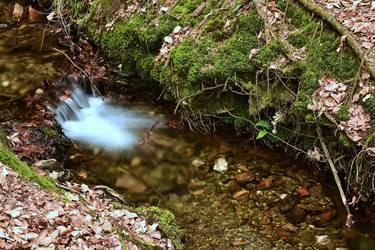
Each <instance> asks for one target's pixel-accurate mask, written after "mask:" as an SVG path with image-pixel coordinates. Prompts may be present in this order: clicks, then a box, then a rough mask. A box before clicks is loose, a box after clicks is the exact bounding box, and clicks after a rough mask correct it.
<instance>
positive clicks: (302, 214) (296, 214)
mask: <svg viewBox="0 0 375 250" xmlns="http://www.w3.org/2000/svg"><path fill="white" fill-rule="evenodd" d="M286 218H287V219H288V221H290V222H291V223H302V222H304V221H305V220H306V211H305V209H303V208H301V207H299V206H295V207H294V208H293V209H292V210H290V211H289V212H288V213H287V214H286Z"/></svg>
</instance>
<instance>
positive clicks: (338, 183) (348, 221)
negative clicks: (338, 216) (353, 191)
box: [316, 124, 353, 227]
mask: <svg viewBox="0 0 375 250" xmlns="http://www.w3.org/2000/svg"><path fill="white" fill-rule="evenodd" d="M316 132H317V133H318V137H319V141H320V144H321V145H322V149H323V152H324V155H325V157H326V159H327V161H328V165H329V166H330V168H331V172H332V174H333V177H334V178H335V182H336V186H337V188H338V190H339V192H340V196H341V200H342V203H343V204H344V206H345V209H346V212H347V213H348V214H347V217H346V223H345V225H346V226H347V227H351V226H352V225H353V215H352V214H351V212H350V209H349V205H348V201H347V199H346V196H345V193H344V190H343V189H342V186H341V181H340V178H339V175H338V174H337V170H336V167H335V164H334V163H333V161H332V158H331V156H330V154H329V150H328V148H327V145H326V143H325V141H324V139H323V135H322V132H321V130H320V127H319V124H317V127H316Z"/></svg>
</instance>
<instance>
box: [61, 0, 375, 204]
mask: <svg viewBox="0 0 375 250" xmlns="http://www.w3.org/2000/svg"><path fill="white" fill-rule="evenodd" d="M55 2H56V3H61V2H65V3H66V6H68V8H69V9H70V10H71V14H72V15H71V16H72V21H73V22H76V23H77V24H78V25H79V26H80V27H81V28H82V29H83V30H85V31H86V32H87V33H88V34H89V35H90V37H91V38H92V40H93V41H94V42H95V43H96V44H97V45H98V46H99V47H100V48H101V49H102V51H103V52H104V54H105V55H106V57H107V58H108V59H109V60H110V62H111V63H112V65H113V67H114V68H115V69H116V71H117V72H119V74H120V75H121V76H122V77H126V78H127V79H130V80H129V82H130V86H131V85H133V86H140V85H142V86H143V87H145V88H150V87H151V86H154V85H159V86H160V87H161V88H162V89H163V92H162V93H163V97H164V98H165V99H168V100H174V101H175V102H176V108H175V111H176V112H177V113H179V114H181V117H182V118H183V119H184V120H185V121H186V123H188V124H189V126H190V127H194V128H196V129H198V130H201V131H204V132H207V131H209V129H210V124H216V125H217V124H218V123H219V124H224V125H226V126H230V127H233V128H234V129H235V130H237V131H238V132H240V133H246V134H247V135H249V134H250V135H251V134H253V135H254V138H257V139H262V140H263V141H264V142H265V143H268V144H272V145H282V146H284V147H285V146H286V145H288V146H292V148H294V149H296V150H297V151H298V152H299V153H300V152H302V153H303V154H304V155H305V156H309V157H310V158H313V157H311V156H312V155H314V153H316V152H317V151H316V149H317V150H319V148H321V145H320V144H319V140H318V135H317V133H316V128H317V124H319V126H320V127H321V128H322V130H323V137H324V139H325V142H326V144H327V146H328V148H329V152H330V154H331V157H332V158H333V159H337V165H338V168H339V171H342V172H343V173H344V175H346V176H347V177H349V178H348V180H349V181H348V182H349V184H350V186H351V187H353V189H358V187H360V188H359V189H360V190H361V192H362V193H361V196H366V197H368V196H369V195H370V194H371V193H373V191H372V186H371V180H372V177H371V176H372V173H373V171H374V170H373V168H372V165H373V164H374V163H375V162H374V159H373V158H371V157H369V155H366V148H364V147H363V145H366V147H374V146H375V140H374V139H373V137H371V135H370V134H371V131H368V133H367V134H365V135H364V136H363V138H362V141H361V142H362V146H358V143H357V142H355V141H353V140H352V139H351V138H350V136H348V133H347V132H345V131H340V130H339V131H338V130H337V128H338V124H344V123H345V122H347V121H348V120H349V117H350V116H349V115H348V111H349V110H350V107H351V98H352V97H353V95H355V94H357V93H359V92H360V88H358V87H357V86H358V82H359V75H360V60H359V59H358V58H357V56H356V54H355V53H354V52H353V50H352V49H351V48H350V47H349V46H346V45H345V44H342V42H341V41H340V40H341V35H340V33H339V32H337V31H336V30H335V29H334V28H333V27H332V26H330V25H329V23H327V22H325V21H324V20H322V19H321V18H319V17H318V16H316V15H314V13H312V12H310V11H308V10H307V9H306V8H304V6H302V5H301V4H300V3H299V1H296V0H277V1H274V3H273V1H269V2H272V4H275V6H271V7H270V9H272V12H273V13H278V14H279V15H278V17H279V18H280V19H281V20H275V22H274V24H272V25H270V27H268V26H267V25H266V27H265V23H266V22H267V20H264V18H263V17H262V8H259V6H257V3H260V2H262V1H250V0H240V1H232V0H223V1H220V0H208V1H205V2H202V1H199V0H186V1H177V0H172V1H157V3H155V4H152V2H151V1H121V0H114V1H112V0H94V1H77V0H56V1H55ZM266 2H267V1H266ZM60 5H61V4H60ZM269 29H271V31H272V32H271V33H272V35H271V33H270V32H269V31H270V30H269ZM267 30H268V32H267ZM268 33H269V34H268ZM327 78H329V79H334V80H335V81H337V83H344V84H345V85H346V87H347V91H346V93H345V102H344V105H342V106H341V108H340V110H339V111H338V112H337V114H336V116H335V117H333V119H332V117H326V116H324V115H320V114H319V113H317V112H314V111H312V110H310V109H309V108H308V107H309V105H311V104H312V103H313V102H314V97H315V94H316V93H317V91H318V90H319V89H320V88H321V80H322V79H327ZM359 105H362V106H363V108H364V109H365V110H366V112H367V113H368V114H369V115H370V116H371V120H372V123H371V124H372V126H373V125H374V122H373V121H374V119H375V113H374V110H375V97H374V96H372V97H371V98H370V99H369V100H367V101H366V102H361V101H360V102H359ZM212 121H213V122H212ZM320 152H322V150H321V149H320ZM358 154H359V155H360V157H359V159H358V157H357V158H356V161H355V162H356V164H357V166H356V167H355V168H353V167H351V166H352V165H351V164H350V163H351V162H352V161H353V158H354V157H355V156H356V155H358ZM322 158H324V157H323V156H322V154H320V159H322ZM327 169H328V168H327ZM359 176H360V178H359ZM354 177H355V178H354Z"/></svg>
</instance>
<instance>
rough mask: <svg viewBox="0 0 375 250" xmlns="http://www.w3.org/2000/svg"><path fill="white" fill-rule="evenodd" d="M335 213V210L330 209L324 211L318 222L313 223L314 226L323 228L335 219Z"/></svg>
mask: <svg viewBox="0 0 375 250" xmlns="http://www.w3.org/2000/svg"><path fill="white" fill-rule="evenodd" d="M336 213H337V210H336V209H330V210H328V211H325V212H323V213H321V214H319V216H318V221H317V222H316V223H314V224H315V225H316V226H323V225H324V224H326V223H327V222H329V221H331V220H332V219H333V218H335V216H336Z"/></svg>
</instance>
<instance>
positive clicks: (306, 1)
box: [297, 0, 375, 79]
mask: <svg viewBox="0 0 375 250" xmlns="http://www.w3.org/2000/svg"><path fill="white" fill-rule="evenodd" d="M297 1H298V2H299V3H301V4H302V5H303V6H305V7H306V8H307V9H308V10H309V11H311V12H313V13H315V14H316V15H318V16H319V17H321V18H322V19H323V20H325V21H326V22H328V23H329V24H330V25H331V26H332V27H333V28H334V29H336V30H337V31H338V32H339V33H340V34H341V35H342V36H346V41H347V42H348V45H349V46H350V47H351V48H352V49H353V51H354V53H355V54H356V55H357V56H358V58H359V59H360V60H361V61H363V64H364V66H365V68H366V69H367V71H368V72H369V73H370V75H371V77H372V78H373V79H375V68H374V66H372V65H371V63H370V61H369V60H368V58H367V57H366V53H365V52H364V51H363V50H362V48H361V46H360V45H359V43H358V42H357V41H356V40H355V38H354V36H353V35H352V34H351V33H350V31H349V30H348V29H347V28H346V27H345V26H344V25H342V24H341V23H340V22H339V21H338V20H337V19H336V18H335V17H334V16H332V15H331V14H330V13H329V12H328V11H326V10H325V9H324V8H322V7H320V6H318V5H317V4H316V3H315V2H314V1H312V0H297Z"/></svg>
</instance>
